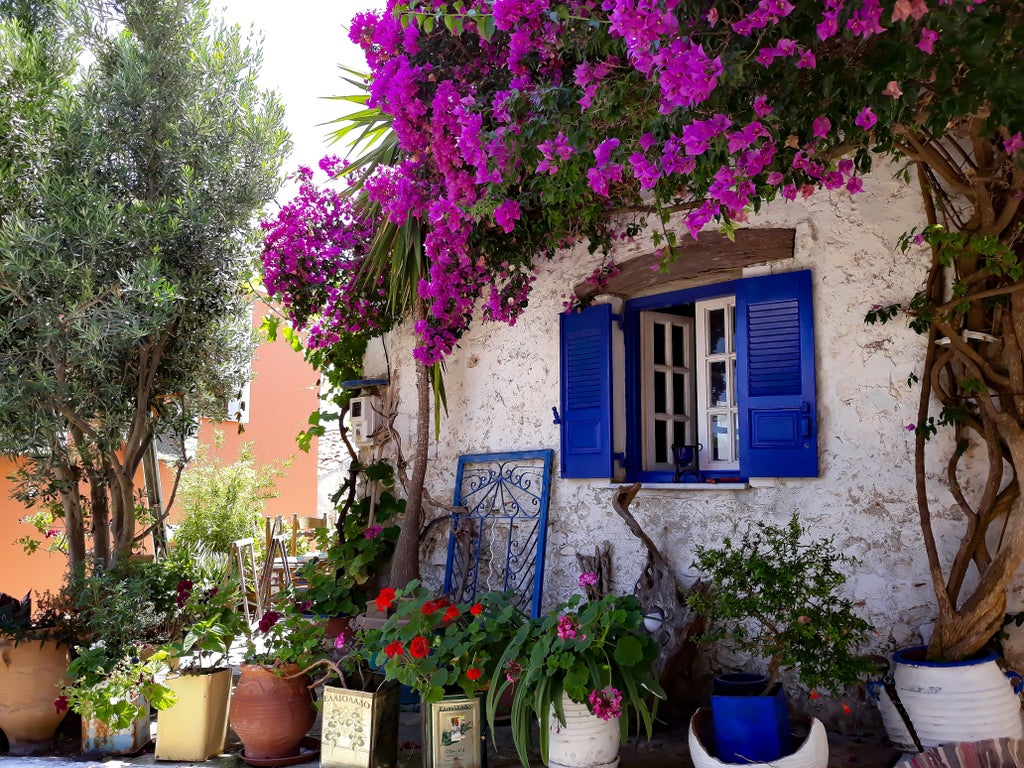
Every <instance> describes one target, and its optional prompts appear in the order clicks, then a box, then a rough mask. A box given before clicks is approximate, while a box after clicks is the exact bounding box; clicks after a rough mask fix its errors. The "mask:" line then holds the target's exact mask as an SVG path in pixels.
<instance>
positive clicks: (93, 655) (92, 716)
mask: <svg viewBox="0 0 1024 768" xmlns="http://www.w3.org/2000/svg"><path fill="white" fill-rule="evenodd" d="M176 578H177V577H176V575H175V574H174V573H173V572H172V571H171V570H170V569H169V568H166V567H165V566H164V565H163V564H162V563H157V562H133V561H129V562H125V563H122V564H120V565H119V566H118V567H117V568H115V569H112V570H110V571H103V572H96V573H92V574H85V575H76V576H73V577H72V578H70V579H69V581H68V585H67V587H66V589H67V592H68V594H69V595H72V596H73V599H74V602H73V611H71V613H70V614H69V615H67V616H66V618H65V624H66V626H67V631H68V632H69V633H70V634H71V636H73V637H74V638H75V639H76V642H75V649H74V655H75V658H74V659H73V660H72V662H71V665H70V667H69V669H68V672H69V674H70V675H71V677H72V682H71V683H70V684H68V685H65V686H64V688H63V689H62V692H61V696H60V697H59V698H58V699H57V701H56V702H55V706H56V707H58V708H63V707H67V708H70V709H71V710H72V711H74V712H77V713H78V714H80V715H82V749H83V751H85V752H90V753H91V752H101V753H110V754H124V753H130V752H135V751H138V750H139V749H141V748H142V746H143V745H145V744H146V743H147V742H148V741H149V739H150V729H149V711H150V706H151V705H152V706H153V707H155V708H156V709H158V710H159V709H163V708H166V707H168V706H170V705H171V704H172V703H173V701H174V695H173V693H171V692H170V690H169V689H168V688H167V687H166V686H165V685H164V680H165V679H166V675H167V674H168V673H169V671H170V670H169V668H168V666H167V664H166V661H165V660H164V659H157V658H153V654H154V653H155V651H156V649H157V647H158V646H159V645H160V644H161V643H163V642H164V641H166V640H167V638H169V637H171V636H174V635H176V634H177V633H178V632H179V631H180V620H181V615H180V610H179V609H178V607H177V605H176V601H175V597H174V596H175V579H176Z"/></svg>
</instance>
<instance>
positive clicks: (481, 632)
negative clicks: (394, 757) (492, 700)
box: [356, 580, 526, 768]
mask: <svg viewBox="0 0 1024 768" xmlns="http://www.w3.org/2000/svg"><path fill="white" fill-rule="evenodd" d="M477 598H478V599H477V601H476V602H473V603H452V602H450V601H448V600H446V599H445V598H438V597H435V596H434V594H433V593H431V592H430V591H429V590H428V589H426V587H424V586H423V585H422V584H420V583H419V582H418V581H415V580H414V581H412V582H410V583H409V585H408V586H407V587H405V588H404V589H400V590H394V589H391V588H387V589H384V590H382V591H381V593H380V594H379V595H378V596H377V598H376V604H377V608H378V609H380V610H381V611H387V610H392V613H391V615H390V616H389V617H388V619H387V621H385V622H384V624H383V626H381V627H379V628H374V629H364V630H361V631H360V633H359V634H358V635H357V638H356V643H357V651H356V653H359V652H360V651H359V650H358V649H362V651H361V652H362V653H363V654H365V656H364V658H365V659H366V660H367V661H368V662H369V663H370V664H371V665H372V666H374V667H375V668H379V669H381V670H382V671H383V673H384V675H385V676H386V677H387V678H388V679H389V680H397V681H399V682H400V683H402V684H404V685H407V686H409V687H410V688H412V689H413V690H414V691H415V692H416V693H418V694H419V695H420V697H421V699H422V702H423V705H422V706H423V709H422V713H423V728H424V742H423V743H424V765H427V766H432V765H435V764H436V765H440V764H448V762H450V760H449V759H448V758H449V757H450V754H449V753H455V752H458V753H459V757H460V760H461V762H462V764H463V765H464V766H466V768H473V766H479V765H480V763H481V761H482V738H483V728H482V725H483V719H484V709H483V702H482V700H481V697H482V694H483V692H484V691H486V690H487V689H488V687H489V686H490V685H491V684H492V682H493V680H494V676H495V674H496V670H498V669H499V659H500V658H501V655H502V653H503V651H504V649H505V648H506V647H507V645H508V643H509V641H510V640H511V639H512V638H513V637H514V636H515V634H516V632H517V631H518V630H519V628H520V627H522V626H523V625H524V623H525V621H526V620H525V618H524V617H523V616H522V614H521V613H520V612H519V611H518V610H517V609H516V607H515V606H514V605H512V603H511V602H510V598H511V593H508V594H502V593H497V592H484V593H481V594H480V595H478V596H477Z"/></svg>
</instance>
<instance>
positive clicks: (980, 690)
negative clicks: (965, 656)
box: [868, 646, 1024, 752]
mask: <svg viewBox="0 0 1024 768" xmlns="http://www.w3.org/2000/svg"><path fill="white" fill-rule="evenodd" d="M924 651H925V648H924V646H917V647H915V648H907V649H904V650H902V651H897V652H896V653H895V654H893V657H892V663H893V682H894V684H895V686H896V693H897V696H898V697H899V700H900V701H901V702H902V704H903V707H904V709H906V712H907V716H908V717H909V718H910V722H911V723H912V724H913V726H914V730H915V731H917V736H918V738H919V739H920V741H921V745H922V746H923V747H925V748H927V747H936V746H939V745H940V744H951V743H954V742H958V741H982V740H984V739H996V738H1012V739H1020V738H1024V726H1022V724H1021V711H1020V697H1019V696H1018V693H1019V692H1020V690H1021V687H1022V685H1024V680H1022V678H1021V676H1020V675H1019V674H1017V673H1016V672H1006V673H1004V672H1003V671H1002V670H1001V669H1000V668H999V666H998V664H996V659H997V658H998V656H997V655H996V653H995V652H987V653H984V654H983V655H980V656H978V657H976V658H973V659H969V660H967V661H959V662H934V661H925V660H924ZM868 692H869V694H870V695H871V699H872V701H873V702H874V703H875V705H876V706H877V707H878V709H879V711H880V712H881V715H882V722H883V723H884V724H885V729H886V731H887V732H888V734H889V740H890V741H891V742H892V744H893V746H894V747H896V748H897V749H899V750H902V751H904V752H916V751H917V748H916V747H915V746H914V740H913V738H911V735H910V731H909V730H908V729H907V726H906V723H905V722H904V721H903V718H902V716H901V715H900V713H899V711H898V710H897V709H896V706H895V704H893V702H892V700H891V699H890V697H889V694H888V693H887V692H886V690H885V686H884V685H883V684H882V683H881V682H879V681H873V682H871V683H869V685H868Z"/></svg>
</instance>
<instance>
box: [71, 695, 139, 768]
mask: <svg viewBox="0 0 1024 768" xmlns="http://www.w3.org/2000/svg"><path fill="white" fill-rule="evenodd" d="M135 705H136V706H137V707H138V710H139V712H138V714H137V715H136V716H135V719H134V720H132V722H131V724H130V725H129V726H127V727H126V728H122V729H120V730H115V729H113V728H111V727H110V726H109V725H107V724H106V723H105V722H103V721H102V720H97V719H96V718H95V717H85V716H83V717H82V751H83V752H85V753H87V754H90V753H91V754H104V755H131V754H134V753H135V752H138V751H139V750H140V749H142V748H143V747H144V746H146V745H147V744H148V743H149V740H150V739H151V738H152V732H151V731H150V727H149V714H150V712H149V702H148V701H146V699H145V697H143V696H139V697H138V698H137V699H135Z"/></svg>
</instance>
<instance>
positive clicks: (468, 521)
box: [444, 450, 553, 616]
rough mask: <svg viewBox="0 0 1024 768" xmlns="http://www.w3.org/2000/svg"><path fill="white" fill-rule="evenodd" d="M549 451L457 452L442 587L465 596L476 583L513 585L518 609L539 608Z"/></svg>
mask: <svg viewBox="0 0 1024 768" xmlns="http://www.w3.org/2000/svg"><path fill="white" fill-rule="evenodd" d="M552 456H553V451H550V450H543V451H521V452H512V453H484V454H470V455H466V456H460V457H459V465H458V472H457V474H456V478H455V506H457V507H461V508H463V509H465V510H466V511H465V512H462V513H457V514H453V515H452V531H451V536H450V537H449V540H448V566H447V568H446V569H445V580H444V590H445V594H447V595H449V596H450V598H451V599H453V600H455V601H458V602H466V601H471V600H473V599H474V597H475V596H476V593H477V592H478V591H480V590H496V591H499V592H504V591H507V590H512V591H514V592H515V598H514V603H515V604H516V605H517V606H518V607H519V609H520V610H521V611H523V613H529V614H530V615H531V616H537V615H539V613H540V601H541V593H542V589H543V582H544V545H545V541H546V538H547V512H548V498H549V493H550V489H551V462H552Z"/></svg>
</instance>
